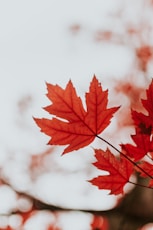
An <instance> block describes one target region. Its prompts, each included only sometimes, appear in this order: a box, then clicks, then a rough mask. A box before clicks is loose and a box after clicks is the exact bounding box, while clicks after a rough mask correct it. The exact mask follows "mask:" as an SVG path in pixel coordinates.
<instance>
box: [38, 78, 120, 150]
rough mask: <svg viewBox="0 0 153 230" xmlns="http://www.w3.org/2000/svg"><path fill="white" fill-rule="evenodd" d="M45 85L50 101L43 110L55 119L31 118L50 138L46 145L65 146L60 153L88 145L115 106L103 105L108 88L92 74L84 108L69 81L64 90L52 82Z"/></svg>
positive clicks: (110, 116)
mask: <svg viewBox="0 0 153 230" xmlns="http://www.w3.org/2000/svg"><path fill="white" fill-rule="evenodd" d="M47 88H48V94H47V97H48V98H49V100H51V101H52V104H51V105H49V106H47V107H46V108H45V110H47V111H48V112H49V113H50V114H52V115H55V116H56V117H57V118H55V117H53V118H52V119H51V120H50V119H46V118H42V119H38V118H35V121H36V123H37V125H38V126H39V127H40V128H41V131H42V132H44V133H45V134H47V135H48V136H50V137H51V139H50V141H49V142H48V144H51V145H68V146H67V147H66V148H65V150H64V152H63V154H64V153H68V152H71V151H73V150H78V149H80V148H82V147H85V146H87V145H89V144H90V143H91V142H92V141H93V140H94V138H95V137H96V136H97V135H98V134H100V133H101V132H102V131H103V130H104V129H105V128H106V127H107V126H108V125H109V124H110V120H111V118H112V116H113V114H114V113H115V112H116V111H117V110H118V108H119V107H113V108H107V104H108V90H106V91H104V90H103V89H102V86H101V84H100V83H99V82H98V80H97V78H96V76H94V77H93V79H92V82H91V84H90V88H89V92H88V93H86V109H84V107H83V104H82V101H81V99H80V97H78V96H77V93H76V90H75V88H74V86H73V84H72V82H71V81H69V82H68V84H67V86H66V88H65V89H62V88H61V87H60V86H58V85H52V84H47Z"/></svg>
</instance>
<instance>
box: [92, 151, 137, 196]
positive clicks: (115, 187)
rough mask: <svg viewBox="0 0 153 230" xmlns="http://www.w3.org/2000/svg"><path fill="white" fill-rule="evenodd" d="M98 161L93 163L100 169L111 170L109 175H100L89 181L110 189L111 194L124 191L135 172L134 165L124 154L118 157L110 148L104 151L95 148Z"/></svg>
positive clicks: (101, 187)
mask: <svg viewBox="0 0 153 230" xmlns="http://www.w3.org/2000/svg"><path fill="white" fill-rule="evenodd" d="M95 157H96V159H97V161H96V162H95V163H93V165H94V166H96V167H97V168H98V169H100V170H105V171H107V172H109V175H102V176H98V177H96V178H94V179H92V180H90V181H89V182H91V183H92V184H93V185H96V186H98V188H99V189H107V190H110V194H114V195H118V194H120V193H123V187H124V186H125V184H126V183H128V182H129V177H130V176H131V174H132V172H133V165H132V164H131V162H129V161H128V160H127V159H126V158H124V157H123V156H121V157H120V159H117V158H116V157H115V156H114V155H113V154H112V153H111V152H110V150H109V149H107V150H106V151H103V150H101V149H95Z"/></svg>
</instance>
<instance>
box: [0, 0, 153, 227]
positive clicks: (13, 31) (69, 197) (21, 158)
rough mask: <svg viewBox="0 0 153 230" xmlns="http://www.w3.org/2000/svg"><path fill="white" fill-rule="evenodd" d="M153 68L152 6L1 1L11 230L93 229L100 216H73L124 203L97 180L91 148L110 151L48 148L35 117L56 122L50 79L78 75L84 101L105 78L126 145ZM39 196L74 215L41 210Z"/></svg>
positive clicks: (1, 92) (0, 134) (109, 132)
mask: <svg viewBox="0 0 153 230" xmlns="http://www.w3.org/2000/svg"><path fill="white" fill-rule="evenodd" d="M152 64H153V1H151V0H135V1H132V0H124V1H123V0H115V1H114V0H107V1H105V0H95V1H92V0H88V1H87V0H83V1H81V0H78V1H71V0H65V1H61V0H56V1H55V0H50V1H49V0H45V1H43V2H42V1H29V0H27V1H19V0H18V1H17V0H15V1H10V0H8V1H1V2H0V173H1V174H0V204H1V205H0V214H1V215H0V227H1V229H7V226H8V225H9V226H11V228H10V229H26V230H31V229H37V230H46V229H47V230H51V229H53V228H52V224H53V223H54V222H56V223H57V222H58V225H59V229H64V230H69V229H71V230H72V223H74V222H75V226H73V230H75V229H77V230H85V229H90V222H91V220H92V216H91V214H87V213H82V212H80V211H73V210H109V209H111V208H113V207H115V205H116V204H117V202H118V199H119V198H120V197H116V196H113V195H109V196H108V193H109V191H103V190H101V191H100V190H98V189H97V188H96V187H94V186H92V185H91V184H89V183H88V182H87V180H89V179H92V178H93V177H94V176H95V175H97V172H96V170H95V168H94V167H93V166H92V165H91V163H92V162H94V160H95V159H94V157H93V150H92V148H91V146H92V147H97V146H101V147H102V148H103V147H104V148H105V145H103V143H99V142H98V141H95V142H94V143H92V145H91V146H89V147H87V148H84V149H81V150H80V151H77V152H73V153H71V154H68V155H66V156H62V157H61V153H62V150H63V147H54V146H47V145H46V144H47V142H48V140H49V138H48V137H47V136H45V135H43V134H42V133H40V131H39V129H38V127H37V126H36V124H35V122H34V120H33V117H49V115H48V114H47V113H46V112H45V111H43V109H42V107H44V106H46V105H48V104H49V103H50V102H49V101H48V99H47V98H46V96H45V94H46V92H47V91H46V85H45V84H46V82H49V83H52V84H58V85H60V86H61V87H65V86H66V84H67V82H68V81H69V79H71V80H72V82H73V84H74V85H75V87H76V89H77V92H78V94H79V95H80V96H81V97H82V98H83V100H84V93H85V92H86V91H88V86H89V83H90V81H91V79H92V77H93V75H94V74H95V75H96V76H97V78H98V79H99V81H101V83H102V86H103V87H104V88H105V89H106V88H109V90H110V98H109V99H110V102H109V103H110V105H113V106H118V105H122V108H123V109H121V110H120V112H119V113H118V114H117V117H116V119H115V121H113V122H112V124H111V126H110V127H108V129H106V131H105V132H104V134H103V135H104V136H105V137H107V138H108V140H110V141H111V143H113V144H114V145H116V146H118V145H119V144H120V143H124V142H125V143H126V142H127V141H129V134H130V133H131V131H132V125H131V120H130V119H131V118H130V115H129V112H130V107H131V106H132V107H133V108H136V109H139V108H138V103H136V101H139V99H140V97H142V96H144V91H145V87H147V86H148V84H149V82H150V79H151V78H152V76H153V65H152ZM127 191H128V189H127ZM33 198H35V199H37V200H39V201H41V202H42V203H44V204H47V205H54V206H57V207H61V208H66V209H70V210H71V211H69V212H68V211H67V212H66V211H65V212H62V213H60V212H58V213H56V215H55V213H51V212H49V211H36V210H34V208H33V207H34V206H33ZM27 213H28V214H27ZM56 218H58V221H57V219H56ZM78 220H79V221H78ZM21 226H22V227H21Z"/></svg>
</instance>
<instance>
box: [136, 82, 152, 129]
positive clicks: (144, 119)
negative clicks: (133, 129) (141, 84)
mask: <svg viewBox="0 0 153 230" xmlns="http://www.w3.org/2000/svg"><path fill="white" fill-rule="evenodd" d="M146 95H147V98H146V99H142V100H141V102H142V105H143V107H144V108H145V109H146V111H147V112H148V115H145V114H144V113H141V112H140V113H138V112H137V111H134V110H133V111H132V118H133V120H134V122H135V124H136V125H137V126H140V125H143V126H145V127H146V128H150V127H151V128H152V126H153V119H152V118H153V79H152V81H151V83H150V85H149V88H148V89H147V90H146ZM140 129H141V127H140ZM141 131H142V133H143V130H141Z"/></svg>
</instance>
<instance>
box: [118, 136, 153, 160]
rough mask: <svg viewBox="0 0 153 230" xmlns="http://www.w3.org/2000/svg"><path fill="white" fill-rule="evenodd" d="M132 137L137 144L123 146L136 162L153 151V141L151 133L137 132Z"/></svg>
mask: <svg viewBox="0 0 153 230" xmlns="http://www.w3.org/2000/svg"><path fill="white" fill-rule="evenodd" d="M131 137H132V140H133V141H134V143H135V146H134V145H132V144H122V145H121V147H122V150H123V151H125V152H126V155H128V156H129V157H130V158H132V159H133V160H134V161H135V162H137V161H139V160H141V159H142V158H143V157H144V156H145V155H146V154H147V153H148V152H152V151H153V143H152V140H151V139H150V136H149V135H147V134H143V133H138V132H136V134H135V135H131Z"/></svg>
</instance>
